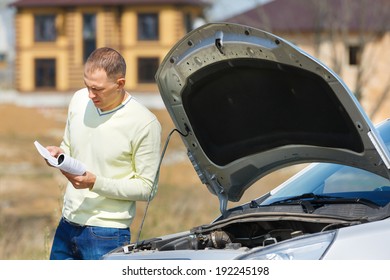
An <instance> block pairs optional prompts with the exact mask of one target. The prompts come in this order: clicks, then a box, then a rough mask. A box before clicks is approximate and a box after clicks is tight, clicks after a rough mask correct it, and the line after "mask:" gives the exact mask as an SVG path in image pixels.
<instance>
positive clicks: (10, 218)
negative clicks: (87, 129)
mask: <svg viewBox="0 0 390 280" xmlns="http://www.w3.org/2000/svg"><path fill="white" fill-rule="evenodd" d="M0 111H1V112H2V113H1V121H0V259H3V260H4V259H47V258H48V255H49V252H50V246H51V242H52V238H53V234H54V230H55V227H56V224H57V222H58V219H59V217H60V215H61V214H60V212H61V206H62V195H63V192H64V188H65V185H66V181H65V180H64V178H63V176H62V175H61V173H60V172H59V171H58V170H56V169H54V168H50V167H48V166H47V165H46V164H45V163H44V161H43V159H42V158H41V157H40V156H39V154H38V152H37V151H36V149H35V146H34V144H33V142H34V141H35V140H39V142H40V143H41V144H42V145H55V144H59V143H60V141H61V137H62V132H63V128H64V123H65V120H66V109H50V108H26V107H18V106H15V105H4V104H2V105H0ZM154 113H155V114H156V116H157V117H158V119H159V120H160V122H161V124H162V127H163V136H162V140H163V143H162V146H164V144H165V139H166V137H167V135H168V134H169V132H170V131H171V130H172V129H173V124H172V122H171V120H170V118H169V116H168V113H167V112H166V111H165V110H157V111H154ZM285 177H286V176H285V175H282V176H276V177H274V178H272V177H270V178H265V180H264V182H263V183H262V184H263V186H260V187H257V186H256V187H255V188H253V190H251V191H249V192H248V193H246V194H245V195H244V197H243V199H242V200H241V201H240V202H238V203H236V204H241V203H242V202H245V201H248V200H249V199H250V198H254V197H257V196H258V195H260V194H262V193H263V192H264V191H265V190H267V189H268V188H269V186H268V185H275V184H276V183H277V182H280V181H281V180H283V178H285ZM275 178H276V179H275ZM275 181H277V182H275ZM264 185H265V186H264ZM229 206H234V204H233V205H229ZM145 208H146V204H145V203H138V204H137V216H136V218H135V221H134V222H133V225H132V228H131V231H132V241H134V239H136V238H137V236H138V235H140V236H141V238H149V237H155V236H159V235H162V234H168V233H173V232H178V231H183V230H188V229H190V228H192V227H194V226H197V225H201V224H204V223H208V222H210V221H211V220H213V219H214V218H215V217H216V216H217V215H219V203H218V199H217V198H216V197H215V196H213V195H211V194H210V193H209V191H208V190H207V188H206V187H205V186H203V185H202V184H201V183H200V181H199V178H198V177H197V175H196V173H195V171H194V169H193V167H192V166H191V164H190V162H189V160H188V158H187V156H186V151H185V148H184V145H183V144H182V142H181V139H180V137H179V136H178V135H177V134H174V135H173V136H172V138H171V141H170V143H169V145H168V149H167V152H166V155H165V157H164V160H163V164H162V168H161V172H160V180H159V189H158V194H157V196H156V198H155V199H154V200H153V201H152V203H151V204H150V206H149V208H148V212H147V213H146V220H145V223H144V225H143V227H142V231H141V229H140V224H141V220H142V219H143V217H144V215H145Z"/></svg>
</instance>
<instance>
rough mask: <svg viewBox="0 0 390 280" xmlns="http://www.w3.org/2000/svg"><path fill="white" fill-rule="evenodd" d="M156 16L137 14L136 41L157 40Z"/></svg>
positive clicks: (153, 14)
mask: <svg viewBox="0 0 390 280" xmlns="http://www.w3.org/2000/svg"><path fill="white" fill-rule="evenodd" d="M158 38H159V33H158V14H155V13H148V14H138V40H140V41H149V40H150V41H151V40H154V41H156V40H158Z"/></svg>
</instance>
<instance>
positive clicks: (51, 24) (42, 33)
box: [34, 15, 57, 42]
mask: <svg viewBox="0 0 390 280" xmlns="http://www.w3.org/2000/svg"><path fill="white" fill-rule="evenodd" d="M55 21H56V17H55V15H35V17H34V39H35V41H36V42H53V41H55V40H56V39H57V31H56V24H55Z"/></svg>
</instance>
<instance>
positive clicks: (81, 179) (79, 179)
mask: <svg viewBox="0 0 390 280" xmlns="http://www.w3.org/2000/svg"><path fill="white" fill-rule="evenodd" d="M61 173H62V174H64V176H65V177H66V178H67V179H68V180H69V182H71V183H72V185H73V187H74V188H75V189H90V190H91V189H92V188H93V185H94V184H95V181H96V176H95V175H94V174H92V173H91V172H88V171H87V172H85V173H84V174H83V175H74V174H70V173H68V172H65V171H62V170H61Z"/></svg>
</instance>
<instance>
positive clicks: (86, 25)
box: [83, 14, 96, 62]
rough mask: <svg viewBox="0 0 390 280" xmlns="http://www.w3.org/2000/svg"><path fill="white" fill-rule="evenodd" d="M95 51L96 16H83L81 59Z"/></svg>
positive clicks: (85, 58)
mask: <svg viewBox="0 0 390 280" xmlns="http://www.w3.org/2000/svg"><path fill="white" fill-rule="evenodd" d="M95 49H96V14H84V15H83V59H84V62H85V61H86V60H87V58H88V56H89V55H90V54H91V53H92V52H93V51H94V50H95Z"/></svg>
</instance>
